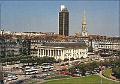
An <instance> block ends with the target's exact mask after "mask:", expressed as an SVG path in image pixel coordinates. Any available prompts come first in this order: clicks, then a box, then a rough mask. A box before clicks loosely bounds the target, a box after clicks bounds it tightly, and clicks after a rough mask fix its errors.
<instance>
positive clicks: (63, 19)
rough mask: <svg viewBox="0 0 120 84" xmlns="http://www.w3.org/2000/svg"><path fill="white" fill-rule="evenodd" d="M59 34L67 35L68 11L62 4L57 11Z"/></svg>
mask: <svg viewBox="0 0 120 84" xmlns="http://www.w3.org/2000/svg"><path fill="white" fill-rule="evenodd" d="M59 35H64V36H68V35H69V12H68V10H67V8H66V7H65V6H64V5H61V10H60V12H59Z"/></svg>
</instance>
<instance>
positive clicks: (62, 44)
mask: <svg viewBox="0 0 120 84" xmlns="http://www.w3.org/2000/svg"><path fill="white" fill-rule="evenodd" d="M42 46H48V47H64V48H86V47H87V45H86V44H85V42H51V43H43V45H42Z"/></svg>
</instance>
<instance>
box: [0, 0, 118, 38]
mask: <svg viewBox="0 0 120 84" xmlns="http://www.w3.org/2000/svg"><path fill="white" fill-rule="evenodd" d="M0 4H1V25H2V28H3V29H5V30H7V31H12V32H29V31H34V32H55V33H58V13H59V11H60V5H65V6H66V7H67V9H68V11H69V14H70V16H69V17H70V22H69V32H70V35H73V34H75V33H77V32H81V26H82V25H81V22H82V16H83V14H84V10H85V11H86V17H87V31H88V33H89V34H99V35H107V36H118V35H119V19H120V18H119V13H120V12H119V1H114V0H113V1H102V0H101V1H97V0H96V1H95V0H93V1H0Z"/></svg>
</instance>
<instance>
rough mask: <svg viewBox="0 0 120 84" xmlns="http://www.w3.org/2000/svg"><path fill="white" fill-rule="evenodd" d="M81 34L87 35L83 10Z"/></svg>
mask: <svg viewBox="0 0 120 84" xmlns="http://www.w3.org/2000/svg"><path fill="white" fill-rule="evenodd" d="M82 36H88V33H87V21H86V15H85V11H84V15H83V18H82Z"/></svg>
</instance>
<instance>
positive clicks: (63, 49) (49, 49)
mask: <svg viewBox="0 0 120 84" xmlns="http://www.w3.org/2000/svg"><path fill="white" fill-rule="evenodd" d="M87 53H88V48H87V46H86V45H85V44H83V43H77V42H54V43H53V42H52V43H44V44H42V45H39V46H38V47H36V48H35V49H34V51H33V52H32V53H31V55H32V56H38V57H44V56H48V57H54V58H55V59H56V60H58V59H61V60H64V59H70V58H74V59H79V58H86V57H87Z"/></svg>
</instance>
